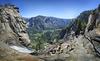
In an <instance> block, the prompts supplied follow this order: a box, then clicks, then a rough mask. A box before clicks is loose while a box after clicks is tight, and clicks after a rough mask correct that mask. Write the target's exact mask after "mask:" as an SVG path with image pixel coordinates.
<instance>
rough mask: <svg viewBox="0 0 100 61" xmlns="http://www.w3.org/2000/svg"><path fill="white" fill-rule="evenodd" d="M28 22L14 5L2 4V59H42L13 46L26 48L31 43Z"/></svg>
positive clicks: (35, 60) (0, 36) (0, 39)
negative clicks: (27, 29)
mask: <svg viewBox="0 0 100 61" xmlns="http://www.w3.org/2000/svg"><path fill="white" fill-rule="evenodd" d="M26 28H27V26H26V23H25V21H24V20H23V19H22V17H21V16H20V14H19V8H18V7H16V6H14V5H9V4H6V5H1V6H0V61H41V60H40V59H38V58H36V57H33V56H31V55H29V54H27V53H25V52H20V50H16V49H14V48H11V46H16V47H17V46H19V47H20V48H24V47H26V49H27V46H28V45H29V44H30V42H31V41H30V39H29V37H28V34H27V31H26Z"/></svg>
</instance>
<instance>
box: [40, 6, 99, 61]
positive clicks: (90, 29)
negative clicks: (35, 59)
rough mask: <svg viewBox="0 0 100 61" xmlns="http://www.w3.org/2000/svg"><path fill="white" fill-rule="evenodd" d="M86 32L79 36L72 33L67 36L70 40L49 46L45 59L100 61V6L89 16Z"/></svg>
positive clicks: (50, 60) (56, 60)
mask: <svg viewBox="0 0 100 61" xmlns="http://www.w3.org/2000/svg"><path fill="white" fill-rule="evenodd" d="M70 28H71V27H70ZM67 29H68V28H67ZM84 30H85V33H84V34H81V33H79V35H75V33H74V32H72V31H71V32H72V33H71V34H70V35H67V36H68V38H69V39H65V38H64V39H62V42H61V43H58V44H57V43H55V44H51V45H49V46H48V48H47V50H46V51H47V56H46V58H44V59H45V60H48V61H100V5H99V7H98V8H96V9H95V10H93V11H91V13H90V14H89V15H88V21H87V24H86V28H85V29H84ZM64 32H65V33H66V30H65V31H63V33H64ZM73 34H74V35H73ZM49 47H50V48H49ZM48 51H49V52H48ZM48 54H50V55H51V56H48ZM40 57H41V56H40ZM41 58H43V57H41Z"/></svg>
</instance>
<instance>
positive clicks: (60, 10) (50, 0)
mask: <svg viewBox="0 0 100 61" xmlns="http://www.w3.org/2000/svg"><path fill="white" fill-rule="evenodd" d="M5 3H11V4H15V5H16V6H18V7H19V8H20V13H21V15H22V16H23V17H34V16H37V15H44V16H53V17H59V18H75V17H77V16H78V15H79V14H80V13H81V12H82V11H85V10H90V9H94V8H96V7H97V6H98V4H100V0H1V1H0V4H5Z"/></svg>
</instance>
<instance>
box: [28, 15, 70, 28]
mask: <svg viewBox="0 0 100 61" xmlns="http://www.w3.org/2000/svg"><path fill="white" fill-rule="evenodd" d="M70 21H71V19H60V18H55V17H46V16H41V15H39V16H36V17H32V18H30V19H29V20H28V22H29V28H34V29H36V30H46V29H61V28H64V27H65V26H66V25H68V24H69V23H70Z"/></svg>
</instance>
